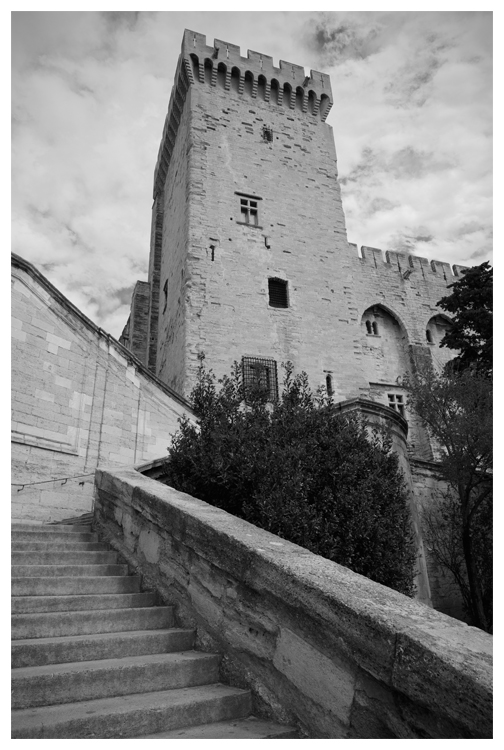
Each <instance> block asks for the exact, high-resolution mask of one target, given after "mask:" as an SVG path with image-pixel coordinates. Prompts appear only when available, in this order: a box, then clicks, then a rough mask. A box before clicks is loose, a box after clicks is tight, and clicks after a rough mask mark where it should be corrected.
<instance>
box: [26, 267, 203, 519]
mask: <svg viewBox="0 0 504 750" xmlns="http://www.w3.org/2000/svg"><path fill="white" fill-rule="evenodd" d="M183 414H187V415H189V416H191V415H192V412H191V410H190V407H189V404H188V403H187V402H185V401H184V399H182V397H181V396H179V395H178V394H176V393H174V392H173V391H171V390H170V389H169V388H168V387H167V386H166V385H164V384H163V383H161V382H160V381H159V380H157V378H155V377H154V376H153V375H152V374H151V373H149V372H148V370H147V369H146V368H145V367H144V366H143V365H142V363H141V362H140V361H139V360H138V359H136V358H135V357H134V356H133V355H132V354H131V353H130V352H128V351H127V349H125V348H124V347H123V346H121V344H119V342H118V341H116V340H115V339H113V338H112V336H109V334H107V333H105V331H103V330H102V329H101V328H98V326H96V325H95V324H94V323H93V322H92V321H90V320H89V319H88V318H86V316H85V315H83V314H82V313H81V312H80V311H79V310H78V309H77V308H76V307H75V306H74V305H72V303H71V302H70V301H69V300H67V299H66V298H65V297H64V296H63V295H62V294H61V293H60V292H59V291H58V290H57V289H56V288H55V287H54V286H53V285H52V284H50V283H49V281H48V280H47V279H46V278H45V277H44V276H43V275H42V274H41V273H39V272H38V271H37V270H36V269H35V268H34V267H33V266H32V265H31V264H30V263H27V262H26V261H25V260H23V259H22V258H20V257H19V256H16V255H13V256H12V432H11V443H12V484H13V487H12V517H13V519H19V520H23V521H30V520H31V521H39V522H45V521H58V520H61V519H62V518H65V517H68V516H72V515H78V514H79V513H83V512H86V511H90V510H91V508H92V501H93V479H94V470H95V468H96V467H97V466H117V465H125V464H126V465H131V464H138V463H141V462H144V461H147V460H149V459H154V458H157V457H159V456H162V455H163V454H166V453H167V447H168V445H169V444H170V442H171V436H172V435H173V434H174V433H175V432H176V431H177V429H178V418H179V417H180V416H182V415H183Z"/></svg>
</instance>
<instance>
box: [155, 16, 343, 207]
mask: <svg viewBox="0 0 504 750" xmlns="http://www.w3.org/2000/svg"><path fill="white" fill-rule="evenodd" d="M200 85H201V86H205V85H206V86H210V87H217V88H221V89H223V90H224V91H231V92H235V93H236V94H238V95H239V96H243V97H247V96H248V97H250V98H251V99H256V100H259V101H260V100H263V101H265V102H268V103H271V104H273V105H276V106H278V107H283V108H286V109H287V110H291V111H293V112H296V113H297V114H298V115H301V116H306V117H308V118H312V119H317V120H320V121H322V122H325V120H326V118H327V115H328V114H329V111H330V109H331V107H332V104H333V98H332V90H331V81H330V78H329V76H328V75H327V74H326V73H319V72H318V71H315V70H311V71H310V75H309V76H305V70H304V68H303V67H302V66H301V65H295V64H294V63H289V62H286V61H285V60H280V64H279V67H278V68H277V67H275V66H274V65H273V58H272V57H270V56H269V55H263V54H261V53H260V52H253V51H252V50H247V57H242V56H241V55H240V48H239V47H238V46H237V45H236V44H231V43H230V42H224V41H222V40H220V39H215V40H214V46H213V47H210V46H208V45H207V43H206V36H205V35H204V34H198V33H197V32H196V31H190V30H189V29H186V30H185V31H184V37H183V39H182V49H181V54H180V57H179V59H178V63H177V69H176V72H175V78H174V83H173V89H172V92H171V96H170V102H169V105H168V114H167V116H166V120H165V125H164V129H163V136H162V139H161V145H160V148H159V153H158V160H157V164H156V169H155V172H154V197H155V196H156V194H157V193H158V192H159V191H160V190H162V187H163V184H164V180H165V178H166V173H167V171H168V165H169V163H170V159H171V154H172V151H173V147H174V144H175V138H176V135H177V131H178V126H179V123H180V118H181V116H182V110H183V106H184V101H185V98H186V95H187V91H188V89H189V87H190V86H200Z"/></svg>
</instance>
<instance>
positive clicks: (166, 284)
mask: <svg viewBox="0 0 504 750" xmlns="http://www.w3.org/2000/svg"><path fill="white" fill-rule="evenodd" d="M163 294H164V307H163V313H165V312H166V306H167V304H168V279H166V281H165V283H164V285H163Z"/></svg>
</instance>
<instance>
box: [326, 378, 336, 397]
mask: <svg viewBox="0 0 504 750" xmlns="http://www.w3.org/2000/svg"><path fill="white" fill-rule="evenodd" d="M325 382H326V390H327V395H328V396H332V395H333V394H334V388H333V384H332V375H331V374H330V373H328V374H327V375H326V379H325Z"/></svg>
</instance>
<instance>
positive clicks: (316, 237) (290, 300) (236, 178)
mask: <svg viewBox="0 0 504 750" xmlns="http://www.w3.org/2000/svg"><path fill="white" fill-rule="evenodd" d="M332 103H333V100H332V93H331V84H330V80H329V76H327V75H325V74H323V73H318V72H316V71H311V73H310V75H309V76H307V75H305V71H304V68H302V67H300V66H299V65H293V64H291V63H287V62H284V61H282V60H281V61H280V67H279V68H276V67H274V66H273V61H272V58H271V57H268V56H267V55H262V54H259V53H257V52H251V51H249V52H248V55H247V57H246V58H245V57H241V56H240V49H239V48H238V47H236V46H235V45H233V44H229V43H227V42H223V41H220V40H217V39H216V40H215V42H214V46H213V47H209V46H207V44H206V38H205V36H203V35H202V34H197V33H195V32H192V31H185V33H184V39H183V42H182V52H181V56H180V58H179V62H178V66H177V71H176V76H175V83H174V88H173V92H172V96H171V100H170V106H169V111H168V115H167V118H166V123H165V128H164V133H163V138H162V143H161V147H160V151H159V157H158V162H157V166H156V170H155V178H154V206H153V219H152V236H151V254H150V264H149V282H150V284H151V305H150V315H149V325H148V343H149V351H148V366H149V367H150V368H151V369H153V370H154V371H155V373H156V374H157V375H158V377H159V378H160V379H162V380H163V381H164V382H166V383H167V384H169V385H170V386H171V387H172V388H174V389H175V390H177V391H178V392H180V393H182V394H185V395H187V394H188V392H189V391H190V389H191V387H192V385H193V383H194V377H195V372H196V369H197V366H198V354H199V353H200V352H205V354H206V357H207V364H208V365H209V366H210V367H211V368H212V369H213V370H214V371H215V372H216V374H218V375H222V374H224V373H226V372H229V370H230V368H231V366H232V364H233V362H234V361H235V360H236V361H238V362H243V363H244V368H245V369H244V373H245V376H246V377H249V376H251V377H253V376H254V374H255V373H258V372H259V373H262V376H264V377H266V378H267V381H268V383H269V384H270V386H271V388H272V390H274V389H275V388H276V382H277V378H278V377H281V373H280V372H278V374H277V368H278V367H279V365H280V363H281V362H284V361H286V360H291V361H292V362H293V364H294V366H295V369H296V371H299V370H306V371H307V372H308V375H309V376H310V381H311V382H312V383H313V385H318V384H319V383H323V382H325V380H326V377H327V373H331V372H336V370H338V379H339V380H340V381H342V380H345V373H344V372H343V370H344V365H343V368H342V362H341V360H340V357H339V355H338V349H339V348H340V347H341V346H342V345H343V346H345V345H346V346H347V347H348V348H349V349H350V350H352V347H353V341H352V336H351V334H350V333H349V330H348V309H347V308H348V300H347V295H346V291H345V287H346V286H347V284H346V278H347V277H348V274H349V272H350V264H351V261H354V260H355V258H354V255H355V252H354V251H353V250H352V249H351V248H350V247H349V246H348V243H347V237H346V229H345V219H344V215H343V208H342V203H341V195H340V188H339V184H338V179H337V163H336V152H335V147H334V139H333V135H332V128H331V127H330V126H329V125H327V124H326V123H325V118H326V116H327V114H328V112H329V110H330V108H331V106H332ZM351 364H352V365H353V363H351ZM354 376H355V373H350V367H349V368H348V373H347V378H348V379H351V378H352V377H353V379H354V381H355V377H354ZM335 386H337V383H335ZM343 390H344V391H345V395H346V390H347V389H346V388H345V389H343ZM357 394H358V391H355V392H354V395H357ZM341 395H342V396H343V393H342V394H341Z"/></svg>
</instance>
